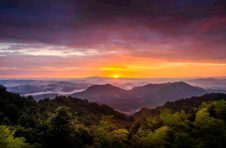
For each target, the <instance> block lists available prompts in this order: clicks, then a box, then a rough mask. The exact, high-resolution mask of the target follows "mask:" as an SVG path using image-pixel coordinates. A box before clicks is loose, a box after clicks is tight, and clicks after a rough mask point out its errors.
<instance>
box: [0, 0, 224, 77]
mask: <svg viewBox="0 0 226 148" xmlns="http://www.w3.org/2000/svg"><path fill="white" fill-rule="evenodd" d="M90 76H104V77H116V76H117V77H132V78H138V77H139V78H143V77H149V78H157V77H158V78H160V77H161V78H163V77H167V78H171V77H172V78H175V77H217V76H226V0H45V1H40V0H10V1H9V0H1V1H0V78H2V79H5V78H80V77H90Z"/></svg>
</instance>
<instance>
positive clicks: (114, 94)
mask: <svg viewBox="0 0 226 148" xmlns="http://www.w3.org/2000/svg"><path fill="white" fill-rule="evenodd" d="M206 92H207V91H206V90H205V89H202V88H200V87H195V86H191V85H189V84H187V83H184V82H175V83H162V84H148V85H145V86H139V87H135V88H133V89H131V90H124V89H121V88H118V87H115V86H113V85H110V84H106V85H93V86H90V87H89V88H88V89H86V90H85V91H82V92H79V93H74V94H73V95H72V96H75V97H78V98H83V99H88V100H90V101H94V102H97V103H100V104H107V105H109V106H112V107H114V108H116V109H118V110H120V111H123V112H130V113H131V112H135V111H136V110H138V109H140V108H142V107H156V106H159V105H163V104H164V103H165V102H167V101H174V100H178V99H181V98H187V97H192V96H199V95H203V94H205V93H206Z"/></svg>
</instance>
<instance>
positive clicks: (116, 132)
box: [0, 86, 226, 148]
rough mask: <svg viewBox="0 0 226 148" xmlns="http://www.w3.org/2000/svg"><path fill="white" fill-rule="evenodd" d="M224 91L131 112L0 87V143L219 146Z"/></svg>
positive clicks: (225, 136)
mask: <svg viewBox="0 0 226 148" xmlns="http://www.w3.org/2000/svg"><path fill="white" fill-rule="evenodd" d="M225 122H226V95H225V94H208V95H204V96H201V97H193V98H189V99H183V100H179V101H175V102H167V103H166V104H165V105H164V106H162V107H157V108H155V109H143V110H141V111H140V112H138V113H136V114H134V115H133V116H130V117H126V116H125V115H124V114H122V113H119V112H117V111H114V109H112V108H110V107H108V106H106V105H98V104H96V103H90V102H88V101H87V100H80V99H76V98H71V97H64V96H60V97H56V98H55V99H54V100H49V99H45V100H42V101H39V102H36V101H35V100H34V99H33V98H32V97H22V96H20V95H18V94H15V93H10V92H7V91H6V89H5V88H4V87H3V86H0V147H1V148H30V147H35V148H36V147H38V148H39V147H40V148H45V147H49V148H54V147H57V148H58V147H67V148H70V147H72V148H130V147H132V148H142V147H144V148H146V147H147V148H149V147H150V148H168V147H169V148H170V147H173V148H193V147H194V148H196V147H198V148H222V147H225V145H226V129H225Z"/></svg>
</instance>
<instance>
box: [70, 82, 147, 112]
mask: <svg viewBox="0 0 226 148" xmlns="http://www.w3.org/2000/svg"><path fill="white" fill-rule="evenodd" d="M72 96H74V97H78V98H83V99H88V100H90V101H93V102H97V103H100V104H107V105H110V106H112V107H114V108H116V109H118V110H120V111H124V112H131V111H134V110H136V109H137V108H139V107H141V106H142V105H143V104H142V103H143V100H142V99H140V98H138V97H134V95H132V94H131V93H130V92H129V91H127V90H124V89H121V88H119V87H115V86H113V85H110V84H106V85H93V86H90V87H89V88H87V89H86V90H85V91H82V92H79V93H74V94H73V95H72Z"/></svg>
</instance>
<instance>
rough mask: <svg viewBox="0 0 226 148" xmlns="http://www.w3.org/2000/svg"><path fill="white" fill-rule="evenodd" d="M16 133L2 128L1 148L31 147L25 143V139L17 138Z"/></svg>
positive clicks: (0, 135)
mask: <svg viewBox="0 0 226 148" xmlns="http://www.w3.org/2000/svg"><path fill="white" fill-rule="evenodd" d="M13 135H14V131H11V130H9V128H8V127H7V126H0V147H1V148H28V147H31V145H29V144H27V143H26V142H25V139H24V138H22V137H20V138H15V137H14V136H13Z"/></svg>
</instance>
